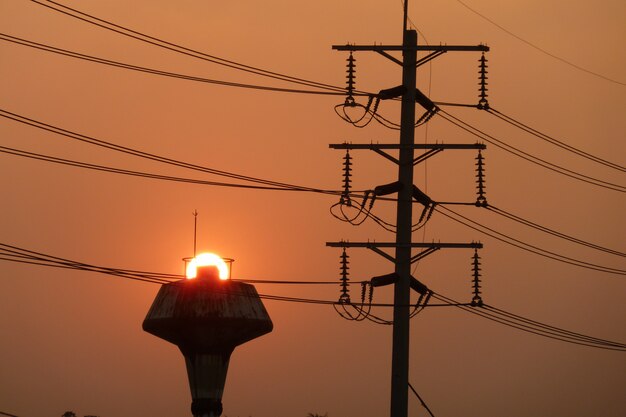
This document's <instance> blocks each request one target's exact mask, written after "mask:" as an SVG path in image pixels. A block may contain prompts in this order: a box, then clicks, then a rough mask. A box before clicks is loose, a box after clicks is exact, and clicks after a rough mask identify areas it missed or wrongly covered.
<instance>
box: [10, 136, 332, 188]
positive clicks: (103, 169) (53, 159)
mask: <svg viewBox="0 0 626 417" xmlns="http://www.w3.org/2000/svg"><path fill="white" fill-rule="evenodd" d="M0 153H5V154H9V155H15V156H21V157H25V158H29V159H35V160H39V161H45V162H52V163H56V164H59V165H65V166H72V167H77V168H84V169H90V170H94V171H101V172H108V173H112V174H121V175H128V176H133V177H140V178H148V179H155V180H162V181H173V182H182V183H188V184H196V185H208V186H215V187H229V188H244V189H252V190H266V191H267V190H269V191H298V192H313V191H312V190H305V189H300V188H285V187H273V186H263V185H250V184H236V183H228V182H217V181H206V180H199V179H193V178H183V177H175V176H169V175H161V174H153V173H149V172H142V171H132V170H127V169H121V168H114V167H109V166H105V165H97V164H90V163H86V162H80V161H74V160H71V159H65V158H57V157H54V156H50V155H43V154H38V153H34V152H28V151H24V150H21V149H15V148H9V147H6V146H0ZM320 193H321V194H331V195H337V193H335V192H325V191H321V190H320Z"/></svg>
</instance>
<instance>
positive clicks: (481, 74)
mask: <svg viewBox="0 0 626 417" xmlns="http://www.w3.org/2000/svg"><path fill="white" fill-rule="evenodd" d="M478 62H479V63H480V65H479V66H478V68H479V70H478V81H479V82H478V85H479V86H480V87H479V89H478V92H479V94H478V97H479V100H478V108H479V109H481V110H487V109H488V108H489V102H488V101H487V90H488V89H487V79H488V78H489V77H487V58H486V57H485V53H484V52H483V53H482V55H481V57H480V59H479V60H478Z"/></svg>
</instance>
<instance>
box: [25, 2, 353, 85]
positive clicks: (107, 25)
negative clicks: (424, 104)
mask: <svg viewBox="0 0 626 417" xmlns="http://www.w3.org/2000/svg"><path fill="white" fill-rule="evenodd" d="M31 1H32V2H34V3H36V4H38V5H41V6H44V7H47V8H49V9H51V10H54V11H56V12H59V13H62V14H64V15H67V16H70V17H73V18H75V19H78V20H81V21H83V22H86V23H89V24H92V25H95V26H98V27H100V28H103V29H107V30H110V31H112V32H115V33H118V34H120V35H123V36H127V37H129V38H132V39H136V40H139V41H141V42H144V43H148V44H150V45H154V46H157V47H160V48H163V49H167V50H170V51H173V52H177V53H180V54H183V55H187V56H190V57H194V58H198V59H201V60H204V61H207V62H211V63H214V64H217V65H222V66H225V67H228V68H232V69H236V70H240V71H244V72H248V73H251V74H255V75H260V76H263V77H268V78H273V79H277V80H280V81H286V82H290V83H295V84H300V85H306V86H308V87H315V88H320V89H325V90H331V91H335V92H344V91H345V89H343V88H341V87H337V86H333V85H330V84H325V83H320V82H316V81H310V80H306V79H303V78H298V77H292V76H289V75H285V74H281V73H278V72H273V71H268V70H265V69H262V68H258V67H253V66H250V65H245V64H241V63H239V62H236V61H231V60H228V59H224V58H220V57H217V56H214V55H210V54H207V53H204V52H201V51H197V50H194V49H191V48H187V47H184V46H182V45H179V44H176V43H173V42H168V41H166V40H163V39H160V38H157V37H154V36H150V35H147V34H145V33H142V32H139V31H135V30H132V29H129V28H127V27H124V26H121V25H118V24H116V23H113V22H111V21H107V20H104V19H101V18H98V17H96V16H93V15H90V14H87V13H84V12H81V11H79V10H77V9H74V8H71V7H68V6H66V5H63V4H61V3H59V2H55V1H52V0H47V1H46V3H44V2H42V1H38V0H31Z"/></svg>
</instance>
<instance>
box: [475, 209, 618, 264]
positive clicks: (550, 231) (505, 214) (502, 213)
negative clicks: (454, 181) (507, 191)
mask: <svg viewBox="0 0 626 417" xmlns="http://www.w3.org/2000/svg"><path fill="white" fill-rule="evenodd" d="M486 208H487V210H489V211H491V212H493V213H495V214H497V215H499V216H503V217H506V218H508V219H510V220H513V221H515V222H517V223H520V224H523V225H525V226H528V227H531V228H533V229H535V230H539V231H542V232H544V233H547V234H550V235H552V236H555V237H558V238H561V239H564V240H568V241H570V242H573V243H578V244H580V245H583V246H587V247H589V248H592V249H596V250H599V251H601V252H606V253H609V254H612V255H617V256H621V257H626V253H624V252H620V251H617V250H614V249H609V248H606V247H604V246H600V245H596V244H594V243H590V242H587V241H585V240H582V239H578V238H575V237H572V236H570V235H566V234H565V233H561V232H558V231H556V230H554V229H550V228H548V227H545V226H542V225H540V224H537V223H535V222H532V221H530V220H526V219H524V218H522V217H520V216H517V215H515V214H513V213H510V212H508V211H506V210H504V209H501V208H498V207H495V206H493V205H491V204H488V205H487V206H486Z"/></svg>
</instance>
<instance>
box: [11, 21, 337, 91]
mask: <svg viewBox="0 0 626 417" xmlns="http://www.w3.org/2000/svg"><path fill="white" fill-rule="evenodd" d="M0 40H4V41H7V42H11V43H14V44H17V45H22V46H27V47H29V48H34V49H38V50H41V51H46V52H51V53H54V54H58V55H63V56H67V57H71V58H76V59H80V60H84V61H89V62H95V63H98V64H103V65H108V66H111V67H117V68H122V69H127V70H132V71H137V72H144V73H147V74H153V75H160V76H164V77H171V78H178V79H182V80H187V81H195V82H201V83H206V84H216V85H221V86H227V87H238V88H246V89H253V90H264V91H274V92H281V93H297V94H314V95H332V96H337V95H343V94H344V93H343V92H334V91H317V90H302V89H294V88H281V87H272V86H264V85H257V84H245V83H237V82H231V81H223V80H215V79H211V78H204V77H198V76H192V75H186V74H180V73H175V72H170V71H163V70H158V69H154V68H148V67H143V66H139V65H133V64H128V63H124V62H120V61H113V60H110V59H105V58H100V57H97V56H93V55H87V54H83V53H79V52H75V51H70V50H68V49H62V48H57V47H54V46H51V45H47V44H43V43H39V42H34V41H30V40H27V39H24V38H18V37H16V36H11V35H8V34H6V33H0Z"/></svg>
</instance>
